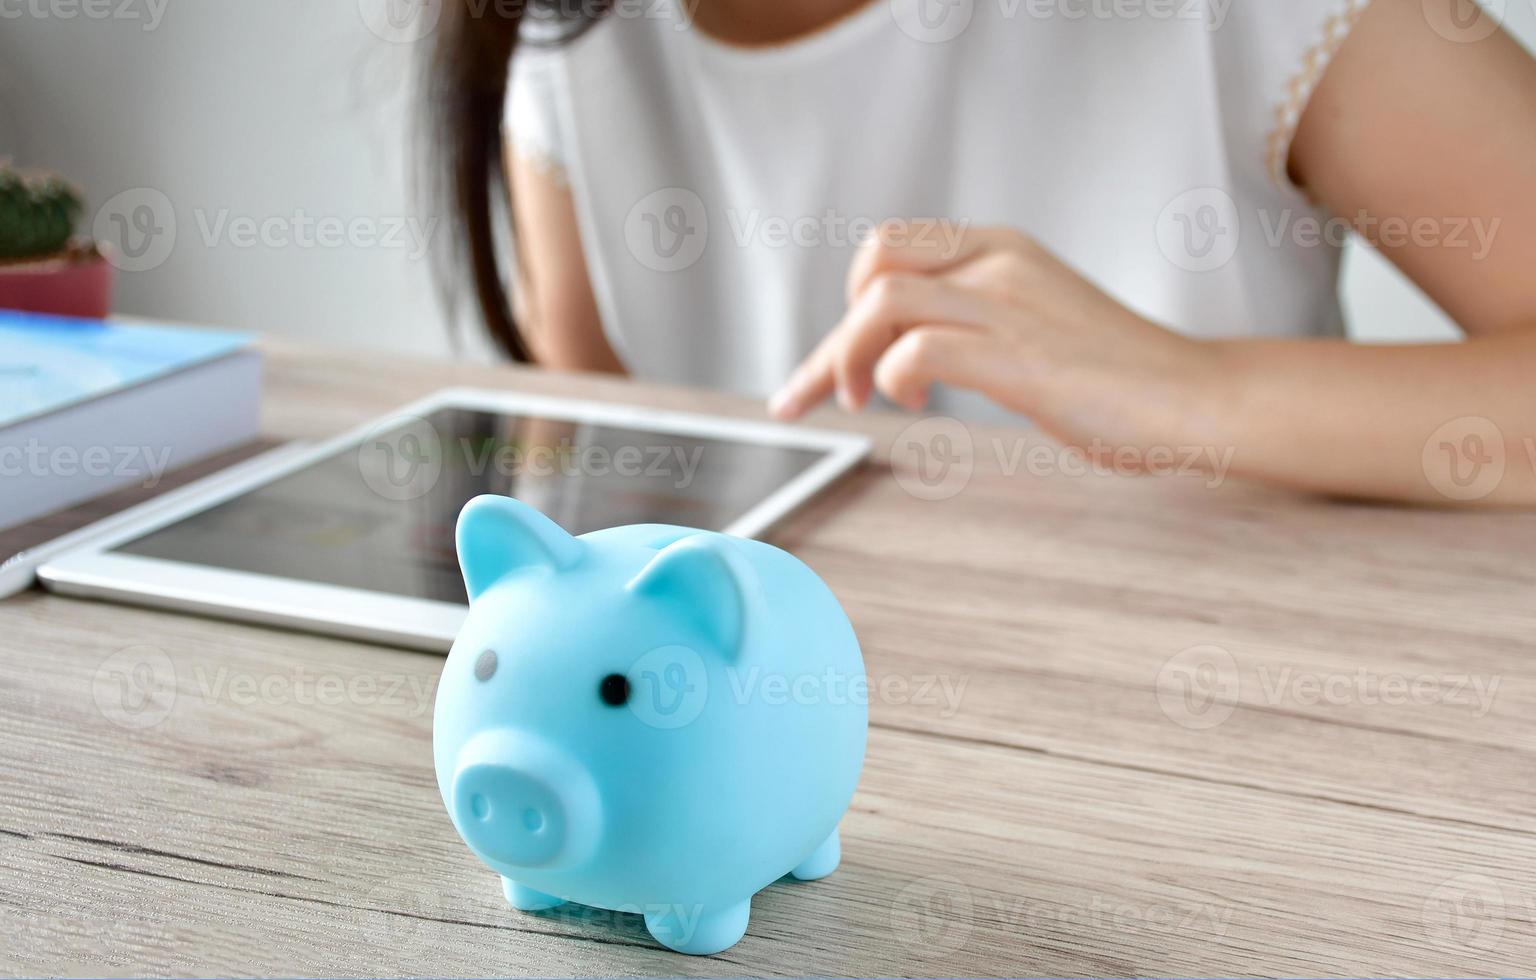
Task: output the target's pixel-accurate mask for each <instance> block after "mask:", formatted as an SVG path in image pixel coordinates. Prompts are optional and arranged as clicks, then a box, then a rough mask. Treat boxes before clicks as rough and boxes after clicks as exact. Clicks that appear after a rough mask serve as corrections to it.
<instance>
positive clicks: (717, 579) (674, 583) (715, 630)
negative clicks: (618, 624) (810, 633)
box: [626, 534, 758, 659]
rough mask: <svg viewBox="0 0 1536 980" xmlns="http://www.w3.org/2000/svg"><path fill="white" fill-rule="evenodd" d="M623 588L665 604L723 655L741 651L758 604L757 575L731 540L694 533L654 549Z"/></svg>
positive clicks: (733, 657) (716, 535) (730, 656)
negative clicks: (658, 549)
mask: <svg viewBox="0 0 1536 980" xmlns="http://www.w3.org/2000/svg"><path fill="white" fill-rule="evenodd" d="M626 588H627V589H628V590H629V591H630V592H632V593H634V594H635V595H638V596H642V597H645V598H647V599H650V600H653V601H656V602H664V603H667V604H668V605H669V606H671V608H672V612H673V614H674V615H675V616H676V617H677V618H679V619H681V620H683V621H685V622H689V623H691V624H693V625H694V626H696V627H697V628H698V629H699V630H701V631H702V632H703V633H704V635H705V636H706V637H707V638H708V639H709V641H710V642H711V643H712V644H713V645H714V647H715V649H717V650H719V651H720V652H721V653H723V654H725V656H726V657H728V658H731V659H735V658H736V657H738V656H739V655H740V654H741V647H742V642H743V640H744V639H745V637H746V633H747V625H748V623H749V621H750V620H751V619H752V618H753V615H754V610H755V608H756V606H757V603H758V584H757V576H756V575H755V574H754V573H753V571H752V566H750V565H749V564H747V561H746V559H745V558H743V557H742V556H741V554H740V552H739V551H738V550H737V548H736V546H735V545H734V544H732V543H731V541H730V539H728V538H725V537H723V536H721V535H718V534H695V535H691V536H690V537H686V538H683V539H682V540H681V541H677V542H674V543H673V544H669V545H667V546H666V547H665V548H663V549H661V551H659V552H657V554H656V557H655V558H652V559H651V560H650V562H648V563H647V564H646V566H645V567H644V568H642V569H641V570H640V574H638V575H636V576H635V577H634V578H633V579H632V580H630V583H629V585H627V586H626Z"/></svg>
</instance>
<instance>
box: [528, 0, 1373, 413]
mask: <svg viewBox="0 0 1536 980" xmlns="http://www.w3.org/2000/svg"><path fill="white" fill-rule="evenodd" d="M1366 2H1367V0H871V2H869V3H868V4H867V5H866V6H864V7H861V8H859V9H857V10H856V11H854V12H853V13H852V14H850V15H849V16H847V17H845V18H844V19H842V20H840V21H837V22H836V23H834V24H832V25H830V26H828V27H827V28H825V29H823V30H821V31H819V32H817V33H815V34H812V35H810V36H808V37H805V38H801V39H797V40H795V41H792V42H790V43H788V44H785V45H779V46H773V47H764V48H742V47H736V46H732V45H728V44H724V43H721V42H719V41H716V40H714V39H712V38H710V37H709V36H707V35H705V34H703V33H702V32H700V31H698V30H696V29H694V28H693V27H692V26H691V25H690V24H689V22H688V20H687V18H686V16H685V14H683V13H680V12H679V10H678V9H677V7H675V6H674V5H672V3H671V0H616V3H615V9H613V10H611V11H610V12H609V13H608V15H607V16H606V17H604V18H603V19H602V20H601V21H600V22H599V23H598V24H596V25H595V26H594V27H593V28H592V29H591V30H589V31H588V32H587V33H586V34H584V35H582V36H581V37H579V38H578V39H576V40H575V41H574V42H571V43H569V44H568V45H566V46H564V47H559V48H553V49H551V48H535V47H531V46H529V45H526V44H525V45H522V46H520V49H519V51H518V53H517V54H516V56H515V57H514V59H513V73H512V82H511V89H510V92H509V97H508V112H507V126H508V129H509V135H510V138H511V141H512V143H513V145H514V147H515V151H516V152H517V153H518V154H519V155H521V156H524V157H527V158H532V159H534V160H537V161H539V162H540V163H541V164H543V165H545V166H548V167H551V168H555V169H556V170H557V171H558V172H560V173H562V174H563V176H564V178H565V179H566V180H567V181H568V184H569V186H570V188H571V191H572V194H573V197H574V200H575V204H576V211H577V216H578V222H579V230H580V234H581V239H582V245H583V249H584V252H585V256H586V262H587V268H588V272H589V275H590V277H591V281H592V286H593V289H594V291H595V294H596V298H597V303H598V309H599V311H600V312H601V315H602V318H603V325H604V329H605V331H606V333H607V335H608V338H609V340H610V342H611V343H612V345H613V347H614V349H615V351H616V352H617V353H618V355H619V357H620V358H621V359H622V360H623V361H624V363H625V364H626V365H627V366H628V367H629V369H630V370H631V372H632V373H633V374H634V375H635V376H637V377H640V378H645V379H651V380H658V381H666V382H678V383H686V384H697V385H707V386H712V387H717V388H724V389H728V390H734V391H738V392H742V393H745V394H750V395H754V396H764V395H767V394H769V393H771V392H772V391H773V390H774V389H775V388H777V386H778V385H779V384H780V383H781V382H783V381H784V379H785V378H787V377H788V375H789V373H790V371H791V370H792V369H793V368H794V367H795V366H796V365H797V364H798V363H799V362H800V360H801V359H802V358H803V357H804V356H805V355H806V354H807V353H808V352H809V351H810V350H811V349H812V348H813V347H814V346H815V344H816V342H817V341H818V340H819V339H820V338H821V337H822V336H824V335H825V334H826V332H827V331H828V330H830V329H831V328H832V327H833V325H835V324H836V322H837V321H838V319H839V317H840V316H841V314H842V313H843V310H844V307H845V302H844V292H843V281H844V275H845V273H846V271H847V268H848V264H849V262H850V260H851V259H852V256H853V249H854V246H855V245H856V244H857V242H858V241H859V240H860V238H861V236H867V235H868V234H869V232H870V230H871V229H872V228H873V227H874V225H875V224H876V223H878V222H880V221H882V220H884V219H888V218H907V219H933V218H941V217H942V218H948V219H951V220H953V221H957V222H965V223H969V224H972V225H977V226H980V225H1008V226H1012V227H1015V228H1018V229H1021V230H1023V231H1025V232H1027V233H1029V234H1030V235H1033V236H1034V237H1035V238H1037V239H1039V240H1040V241H1041V242H1043V243H1044V244H1045V245H1046V246H1047V247H1049V248H1050V249H1052V250H1053V251H1055V252H1056V253H1057V254H1058V255H1060V256H1061V257H1062V258H1063V259H1064V260H1066V261H1067V262H1068V263H1070V264H1071V265H1072V266H1074V267H1075V268H1076V269H1078V270H1079V271H1080V272H1081V273H1083V274H1084V275H1085V276H1086V277H1088V278H1089V279H1090V280H1092V281H1093V282H1094V283H1096V284H1097V285H1098V286H1099V287H1100V288H1102V289H1104V290H1105V291H1106V292H1107V293H1108V294H1109V295H1111V296H1112V297H1114V298H1115V299H1117V300H1118V301H1120V302H1121V303H1123V304H1124V305H1126V306H1127V307H1129V308H1130V309H1132V310H1134V311H1135V312H1137V313H1139V314H1141V315H1143V316H1145V317H1148V318H1150V319H1152V320H1154V321H1156V322H1158V323H1161V324H1164V325H1166V326H1168V327H1171V328H1174V329H1177V330H1180V331H1183V332H1185V333H1188V334H1190V335H1194V336H1202V337H1217V336H1244V335H1337V334H1340V333H1341V332H1342V317H1341V313H1340V308H1339V303H1338V297H1337V274H1338V262H1339V247H1338V242H1337V240H1336V237H1337V236H1330V235H1327V234H1323V235H1319V234H1318V230H1319V226H1318V223H1319V222H1320V221H1323V220H1325V219H1326V215H1325V214H1323V213H1321V212H1318V211H1316V210H1315V209H1314V208H1313V207H1312V206H1311V205H1310V204H1309V203H1308V202H1307V201H1306V200H1305V199H1304V198H1303V197H1302V195H1301V194H1300V193H1299V192H1298V191H1297V190H1296V189H1295V188H1294V187H1292V186H1291V185H1290V184H1288V183H1287V181H1286V179H1285V174H1284V167H1285V160H1286V157H1287V154H1288V152H1289V147H1290V141H1291V137H1292V135H1293V132H1294V129H1295V124H1296V120H1297V118H1298V117H1299V115H1300V113H1301V111H1302V109H1303V108H1304V107H1305V104H1306V100H1307V98H1308V97H1309V96H1310V94H1311V92H1312V90H1313V88H1314V86H1315V84H1316V82H1317V80H1318V79H1319V78H1320V77H1321V74H1322V72H1323V70H1324V68H1325V67H1326V65H1327V62H1328V59H1329V57H1330V55H1331V54H1332V53H1333V52H1334V50H1335V49H1336V48H1337V47H1338V45H1339V44H1340V43H1341V42H1342V41H1343V39H1344V37H1345V35H1346V34H1347V33H1348V31H1349V29H1350V27H1351V26H1352V25H1353V23H1354V22H1355V20H1356V19H1357V17H1358V16H1359V14H1360V12H1361V11H1362V10H1363V9H1364V6H1365V3H1366ZM908 231H909V233H910V234H911V235H912V236H917V235H920V234H921V235H929V236H932V235H933V234H934V228H933V226H932V225H931V224H929V223H928V222H924V221H921V220H919V221H916V222H914V223H913V224H912V225H911V226H910V227H909V228H908ZM1330 238H1333V239H1334V240H1331V241H1330ZM957 395H958V393H945V394H944V395H943V396H942V397H941V400H940V402H939V404H940V405H941V406H942V407H943V408H944V409H946V410H949V411H956V412H961V413H964V414H970V415H994V416H995V415H996V414H998V413H997V412H996V411H994V410H989V409H987V408H985V407H984V406H983V405H982V403H981V402H980V400H979V399H976V398H974V396H971V397H966V396H958V397H957Z"/></svg>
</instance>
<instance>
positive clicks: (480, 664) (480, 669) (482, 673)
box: [475, 650, 496, 681]
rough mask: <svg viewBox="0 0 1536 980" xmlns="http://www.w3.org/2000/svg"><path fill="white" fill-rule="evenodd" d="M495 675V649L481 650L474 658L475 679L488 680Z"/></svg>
mask: <svg viewBox="0 0 1536 980" xmlns="http://www.w3.org/2000/svg"><path fill="white" fill-rule="evenodd" d="M495 675H496V651H495V650H481V651H480V656H478V657H476V658H475V680H477V681H488V680H490V679H491V678H492V677H494V676H495Z"/></svg>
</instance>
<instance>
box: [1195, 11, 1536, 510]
mask: <svg viewBox="0 0 1536 980" xmlns="http://www.w3.org/2000/svg"><path fill="white" fill-rule="evenodd" d="M1433 2H1434V3H1443V4H1444V6H1445V7H1446V9H1447V12H1448V11H1449V9H1450V8H1451V6H1452V5H1454V4H1455V2H1456V0H1433ZM1430 15H1433V10H1432V9H1431V10H1429V11H1426V7H1425V5H1423V4H1421V3H1420V2H1419V0H1375V3H1374V4H1373V5H1372V6H1371V7H1370V8H1369V9H1368V10H1367V12H1366V13H1365V15H1364V16H1363V18H1362V20H1361V23H1360V24H1359V25H1357V26H1356V28H1355V31H1354V33H1353V34H1352V35H1351V36H1350V38H1349V39H1348V40H1347V41H1346V42H1345V44H1344V46H1343V47H1342V49H1341V50H1340V51H1339V53H1338V55H1337V56H1336V57H1335V59H1334V62H1333V64H1332V65H1331V66H1330V68H1329V70H1328V71H1327V73H1326V74H1325V75H1324V76H1323V80H1322V82H1321V84H1320V85H1319V87H1318V89H1317V91H1316V92H1315V93H1314V94H1313V97H1312V100H1311V102H1310V103H1309V105H1308V108H1307V111H1306V113H1305V114H1304V115H1303V117H1302V119H1301V123H1300V126H1299V128H1298V130H1297V134H1296V140H1295V143H1294V144H1293V147H1292V152H1291V161H1290V166H1291V175H1292V178H1293V179H1294V180H1296V181H1297V182H1298V183H1299V184H1300V185H1301V186H1303V187H1304V188H1306V190H1307V191H1308V192H1309V193H1310V194H1311V195H1312V196H1313V197H1314V198H1315V199H1316V200H1318V201H1319V202H1320V203H1322V204H1324V205H1326V206H1327V207H1328V208H1329V209H1330V210H1332V211H1333V212H1334V213H1335V214H1337V215H1341V216H1344V217H1346V218H1349V219H1351V220H1355V219H1356V217H1357V216H1358V215H1360V214H1361V213H1364V214H1366V215H1368V216H1369V220H1368V221H1366V222H1363V223H1359V230H1360V231H1361V233H1362V234H1363V235H1365V236H1366V237H1367V238H1370V239H1372V240H1373V244H1375V245H1376V247H1377V248H1378V249H1380V251H1381V252H1382V254H1384V255H1385V256H1386V257H1387V258H1388V259H1390V260H1391V261H1392V262H1393V263H1394V264H1395V265H1396V266H1397V267H1398V268H1399V269H1401V270H1403V272H1405V273H1406V274H1407V275H1408V276H1409V277H1410V278H1412V279H1413V281H1414V282H1416V283H1417V284H1418V285H1419V286H1420V287H1421V288H1422V289H1423V290H1424V291H1425V292H1426V293H1427V294H1428V295H1429V296H1430V297H1431V298H1432V299H1434V300H1435V302H1437V303H1438V304H1440V306H1441V307H1442V308H1443V309H1445V311H1446V312H1447V313H1449V314H1450V315H1451V316H1452V317H1453V318H1454V319H1455V320H1456V322H1457V324H1458V325H1459V326H1460V327H1461V328H1462V330H1463V331H1464V332H1465V333H1466V334H1467V337H1468V340H1467V341H1466V342H1465V343H1462V344H1458V345H1423V346H1357V345H1346V344H1333V343H1319V342H1315V341H1314V342H1309V341H1230V342H1225V343H1222V344H1221V345H1220V346H1221V347H1222V348H1223V353H1224V355H1225V356H1226V358H1227V359H1228V360H1229V362H1230V364H1231V366H1232V368H1233V372H1232V375H1231V377H1230V379H1229V384H1230V395H1231V396H1232V397H1231V398H1230V399H1229V400H1227V404H1230V405H1233V406H1235V407H1236V411H1235V412H1233V413H1232V414H1231V415H1230V416H1229V417H1228V423H1229V425H1230V429H1231V432H1232V433H1233V434H1234V435H1238V436H1240V437H1241V446H1242V449H1241V450H1240V451H1239V452H1238V453H1237V458H1236V464H1237V466H1238V467H1239V468H1240V469H1247V470H1249V471H1250V472H1252V473H1254V474H1255V475H1260V476H1265V477H1268V478H1271V479H1274V480H1278V481H1281V482H1286V483H1292V484H1295V485H1298V486H1303V487H1308V488H1312V489H1318V490H1324V491H1335V492H1342V493H1349V494H1355V495H1361V496H1376V497H1392V498H1398V499H1410V500H1444V499H1445V486H1444V485H1443V480H1444V479H1446V478H1448V473H1447V472H1443V471H1441V470H1440V467H1442V466H1443V467H1449V466H1451V465H1453V464H1455V465H1457V466H1459V468H1460V472H1461V477H1462V478H1469V477H1470V475H1471V474H1472V473H1473V471H1474V467H1475V465H1476V463H1477V457H1478V456H1479V455H1481V456H1482V457H1483V458H1484V459H1485V461H1486V460H1492V459H1494V458H1495V456H1496V454H1499V453H1502V457H1503V459H1504V462H1505V471H1504V478H1503V479H1502V481H1500V482H1499V483H1498V485H1497V487H1495V488H1494V489H1492V490H1490V491H1489V492H1488V494H1487V495H1486V496H1485V497H1480V498H1478V499H1481V500H1482V501H1483V502H1486V503H1518V504H1527V505H1528V504H1536V444H1533V443H1531V442H1529V441H1528V437H1536V380H1533V379H1536V62H1533V61H1532V60H1531V58H1530V57H1529V56H1528V55H1527V54H1526V52H1525V51H1524V50H1523V49H1521V48H1520V46H1519V45H1518V44H1517V43H1516V42H1515V41H1514V40H1512V39H1511V38H1510V37H1509V36H1508V35H1506V34H1505V33H1504V32H1503V31H1495V32H1494V33H1493V34H1491V35H1490V36H1488V37H1486V38H1484V39H1482V40H1479V41H1472V42H1458V41H1452V40H1448V39H1447V38H1445V37H1443V36H1441V35H1440V34H1439V33H1437V32H1436V31H1435V30H1434V29H1433V27H1432V26H1431V23H1430V20H1429V16H1430ZM1447 22H1448V21H1447ZM1476 33H1481V32H1480V31H1474V32H1469V36H1471V35H1475V34H1476ZM1388 218H1395V219H1397V223H1396V226H1395V230H1393V231H1390V232H1388V233H1385V234H1384V230H1385V229H1391V228H1392V227H1393V226H1391V225H1387V224H1384V221H1385V219H1388ZM1415 221H1423V222H1427V223H1424V224H1422V225H1421V226H1420V227H1422V228H1423V229H1424V231H1425V234H1424V235H1422V236H1415V235H1413V234H1411V233H1410V234H1406V235H1405V234H1403V233H1402V232H1403V229H1404V228H1408V229H1410V230H1411V228H1412V226H1413V222H1415ZM1458 227H1459V228H1460V229H1461V231H1460V233H1459V235H1458V233H1457V228H1458ZM1478 229H1481V231H1479V230H1478ZM1479 235H1481V236H1482V238H1481V240H1480V239H1479ZM1415 238H1417V239H1418V240H1417V241H1415ZM1387 326H1388V327H1390V324H1388V325H1387ZM1458 419H1467V421H1465V422H1456V421H1455V420H1458ZM1447 423H1451V424H1450V425H1447ZM1495 434H1498V435H1502V438H1503V443H1504V444H1503V445H1502V446H1501V447H1495V446H1492V445H1489V444H1488V443H1489V439H1490V438H1491V437H1493V436H1494V435H1495ZM1469 437H1470V440H1469ZM1431 442H1433V443H1434V444H1433V445H1430V444H1429V443H1431ZM1446 444H1448V445H1449V447H1450V448H1446ZM1426 446H1427V448H1428V454H1429V455H1428V458H1427V459H1426V458H1422V457H1423V456H1424V453H1425V450H1426ZM1458 457H1460V458H1458ZM1426 471H1427V472H1426ZM1453 492H1455V491H1453ZM1476 492H1477V488H1475V487H1470V486H1469V487H1468V493H1469V494H1471V493H1476Z"/></svg>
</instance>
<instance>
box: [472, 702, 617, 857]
mask: <svg viewBox="0 0 1536 980" xmlns="http://www.w3.org/2000/svg"><path fill="white" fill-rule="evenodd" d="M450 805H451V807H452V811H453V822H454V824H455V826H457V828H458V830H459V833H460V834H461V835H462V836H463V837H464V840H465V842H467V843H468V844H469V846H470V847H472V848H474V849H475V850H476V851H478V852H480V853H481V854H482V855H484V856H485V857H488V858H490V859H491V860H493V861H498V862H501V863H503V864H507V865H512V866H514V867H521V868H538V867H547V866H550V865H568V864H574V863H578V862H580V861H582V860H583V859H585V858H586V857H588V856H589V855H590V853H591V851H592V849H593V847H594V845H595V844H596V841H597V838H598V836H599V834H600V832H601V829H602V828H601V821H602V814H601V809H600V807H599V804H598V798H597V792H596V789H595V787H594V786H593V784H592V779H591V776H590V775H589V774H588V773H587V772H586V770H585V769H584V768H583V767H582V766H581V765H580V764H578V763H577V762H575V761H574V760H572V759H569V758H567V757H566V756H565V754H564V753H562V752H561V751H559V750H558V749H556V748H555V747H554V746H553V745H550V744H549V743H547V742H545V741H544V740H542V739H539V738H537V737H535V736H531V735H526V734H523V733H519V732H515V731H490V732H483V733H481V734H479V735H476V736H475V737H474V738H472V739H471V740H470V741H469V742H468V743H467V744H466V745H465V746H464V748H463V750H462V751H461V752H460V753H459V756H458V763H457V765H456V767H455V770H454V776H453V788H452V800H451V801H450Z"/></svg>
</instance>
